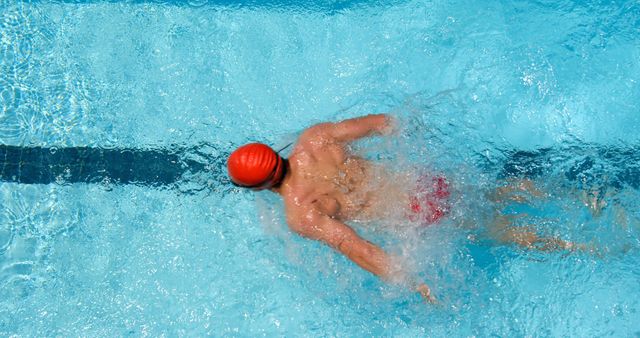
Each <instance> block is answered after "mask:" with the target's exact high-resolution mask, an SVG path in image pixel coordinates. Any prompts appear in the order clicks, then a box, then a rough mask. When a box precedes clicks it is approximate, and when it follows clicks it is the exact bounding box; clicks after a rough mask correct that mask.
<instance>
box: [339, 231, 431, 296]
mask: <svg viewBox="0 0 640 338" xmlns="http://www.w3.org/2000/svg"><path fill="white" fill-rule="evenodd" d="M361 241H362V242H363V243H359V244H357V245H353V243H349V242H346V243H345V242H343V243H344V244H343V243H341V245H339V247H338V250H339V251H340V252H342V253H343V254H344V255H346V256H347V257H349V259H351V260H352V261H353V262H355V263H356V264H358V266H360V267H361V268H363V269H365V270H367V271H369V272H371V273H373V274H375V275H376V276H378V277H380V278H381V279H382V280H384V281H386V282H390V283H393V284H401V285H404V286H405V287H408V288H409V289H410V290H412V291H414V292H417V293H419V294H420V296H422V298H424V299H425V300H426V301H428V302H430V303H435V301H436V300H435V298H434V297H433V295H431V289H430V288H429V287H428V286H427V285H426V284H424V283H421V282H416V281H415V280H414V279H413V278H411V277H408V274H407V272H406V271H404V269H403V268H402V267H401V266H399V264H398V262H395V263H394V262H393V260H392V259H391V257H389V256H388V255H387V254H386V253H385V252H384V250H382V249H381V248H380V247H378V246H376V245H374V244H372V243H370V242H368V241H365V240H362V239H361Z"/></svg>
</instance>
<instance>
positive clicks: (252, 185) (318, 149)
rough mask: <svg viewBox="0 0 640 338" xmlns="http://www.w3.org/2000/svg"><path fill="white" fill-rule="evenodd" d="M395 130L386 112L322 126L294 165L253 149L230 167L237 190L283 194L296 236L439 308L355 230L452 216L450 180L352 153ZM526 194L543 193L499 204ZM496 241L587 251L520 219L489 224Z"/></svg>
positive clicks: (303, 143)
mask: <svg viewBox="0 0 640 338" xmlns="http://www.w3.org/2000/svg"><path fill="white" fill-rule="evenodd" d="M393 129H394V120H393V119H392V118H391V117H390V116H388V115H384V114H380V115H368V116H364V117H359V118H354V119H349V120H345V121H341V122H337V123H321V124H318V125H315V126H312V127H310V128H308V129H306V130H305V131H303V132H302V134H301V135H300V137H299V139H298V141H297V143H296V144H295V145H294V148H293V150H292V152H291V155H290V156H289V158H288V159H285V158H282V157H281V156H280V155H279V154H278V153H277V152H276V151H274V150H273V149H271V148H270V147H268V146H266V145H264V144H260V143H251V144H247V145H244V146H241V147H239V148H238V149H236V150H235V151H234V152H233V153H232V154H231V155H230V156H229V158H228V160H227V169H228V172H229V176H230V178H231V181H232V182H233V183H234V184H235V185H237V186H241V187H244V188H248V189H252V190H267V189H268V190H270V191H272V192H275V193H277V194H279V195H280V196H281V197H282V199H283V201H284V207H285V214H286V222H287V224H288V226H289V228H290V229H291V230H293V231H294V232H296V233H298V234H299V235H301V236H303V237H306V238H310V239H314V240H318V241H321V242H324V243H326V244H327V245H329V246H330V247H332V248H333V249H335V250H336V251H338V252H340V253H341V254H343V255H345V256H346V257H348V258H349V259H351V260H352V261H353V262H354V263H356V264H357V265H359V266H360V267H361V268H363V269H365V270H367V271H369V272H371V273H373V274H375V275H377V276H378V277H380V278H381V279H383V280H385V281H388V282H391V283H398V284H401V285H405V286H406V287H408V288H410V289H411V290H413V291H415V292H417V293H419V294H420V295H421V296H422V297H423V298H424V299H425V300H427V301H429V302H435V298H434V296H433V295H432V294H431V290H430V288H429V287H428V286H427V285H426V284H425V283H423V282H420V281H417V280H416V279H415V278H413V277H411V274H410V273H409V272H408V271H406V269H405V268H404V267H403V266H402V264H401V263H400V261H399V259H397V258H395V257H392V256H391V255H389V254H387V253H386V252H385V251H384V250H382V248H380V247H379V246H377V245H375V244H373V243H371V242H369V241H367V240H365V239H363V238H362V237H360V236H359V235H358V234H357V233H356V231H354V229H352V228H351V227H350V226H349V225H348V224H347V222H355V221H380V220H391V221H393V220H398V219H404V220H405V221H406V222H411V223H413V224H416V223H417V224H419V225H424V226H428V225H431V224H435V223H438V222H439V221H440V220H441V219H442V218H443V217H446V215H447V214H448V213H449V201H448V199H449V194H450V193H449V182H448V181H447V179H446V178H445V177H444V176H442V175H430V174H428V173H422V174H419V175H417V176H418V177H417V178H415V179H412V178H411V177H409V176H407V175H401V174H397V173H393V172H389V171H387V170H385V168H383V167H382V166H379V165H376V164H375V163H372V162H370V161H367V160H365V159H363V158H361V157H359V156H356V155H355V154H352V153H351V152H350V151H349V147H348V145H349V143H351V142H353V141H355V140H358V139H360V138H364V137H368V136H375V135H379V136H385V135H389V134H391V132H392V131H393ZM406 187H412V188H406ZM521 190H522V191H529V192H532V195H533V196H540V195H541V194H542V193H541V192H539V191H537V190H535V189H534V187H533V185H532V184H530V183H527V182H524V183H522V184H520V185H512V186H511V187H503V188H499V189H498V190H497V191H496V194H495V196H493V198H495V199H498V200H501V199H505V198H506V197H507V196H509V195H511V193H513V192H517V191H521ZM514 196H515V197H518V195H517V194H516V195H512V197H514ZM399 210H400V212H399ZM488 235H489V236H490V237H492V238H494V239H496V240H497V241H498V242H499V243H504V244H512V243H513V244H516V245H519V246H521V247H524V248H527V249H536V250H542V251H549V250H571V251H573V250H576V249H578V250H584V249H586V247H584V246H582V245H576V244H574V243H570V242H566V241H562V240H560V239H555V238H543V237H539V236H537V235H536V232H535V230H534V229H533V228H532V227H526V228H525V227H514V225H513V219H512V218H510V217H508V216H502V215H500V214H496V217H495V218H494V219H493V222H492V224H489V231H488Z"/></svg>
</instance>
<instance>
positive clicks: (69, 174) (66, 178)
mask: <svg viewBox="0 0 640 338" xmlns="http://www.w3.org/2000/svg"><path fill="white" fill-rule="evenodd" d="M189 154H190V149H187V148H176V149H126V148H115V149H105V148H97V147H68V148H47V147H18V146H9V145H0V161H1V162H0V181H4V182H15V183H24V184H50V183H100V182H104V181H105V180H109V182H111V183H113V184H138V185H148V186H165V185H171V184H174V183H176V182H178V181H180V180H182V179H184V177H185V175H187V174H189V175H194V174H198V173H203V174H206V175H207V176H208V177H209V178H210V179H214V181H220V182H219V183H226V182H224V181H226V180H225V179H224V176H225V175H226V174H225V168H224V161H225V159H226V155H225V154H223V155H222V156H209V157H208V158H207V157H203V156H199V157H200V160H194V159H193V158H189ZM200 155H201V154H200ZM191 157H193V156H191Z"/></svg>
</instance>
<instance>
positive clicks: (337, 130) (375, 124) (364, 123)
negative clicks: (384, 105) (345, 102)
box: [332, 114, 393, 142]
mask: <svg viewBox="0 0 640 338" xmlns="http://www.w3.org/2000/svg"><path fill="white" fill-rule="evenodd" d="M392 130H393V118H392V117H391V116H390V115H386V114H376V115H367V116H362V117H357V118H353V119H349V120H344V121H341V122H338V123H335V124H333V128H332V135H333V136H334V137H335V138H337V139H339V140H341V141H346V142H348V141H353V140H356V139H359V138H363V137H367V136H372V135H374V134H378V135H386V134H389V133H391V131H392Z"/></svg>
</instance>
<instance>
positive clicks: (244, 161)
mask: <svg viewBox="0 0 640 338" xmlns="http://www.w3.org/2000/svg"><path fill="white" fill-rule="evenodd" d="M283 162H284V161H283V160H282V157H280V155H278V154H277V153H276V152H275V151H274V150H273V149H271V147H269V146H268V145H265V144H262V143H249V144H246V145H243V146H242V147H240V148H238V149H236V150H235V151H234V152H233V153H231V155H230V156H229V159H227V170H228V172H229V177H231V180H232V181H233V182H234V183H235V184H237V185H240V186H243V187H245V188H253V189H256V190H260V189H268V188H271V187H272V186H274V185H276V184H277V183H278V182H279V181H280V180H281V179H282V177H281V176H283V175H282V174H283V170H284V165H283Z"/></svg>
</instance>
